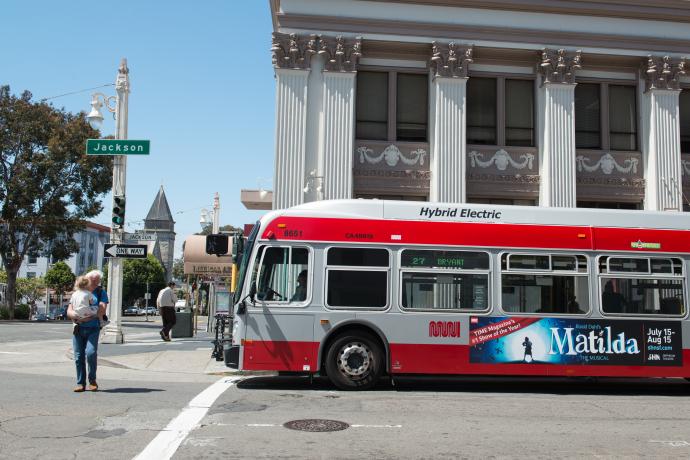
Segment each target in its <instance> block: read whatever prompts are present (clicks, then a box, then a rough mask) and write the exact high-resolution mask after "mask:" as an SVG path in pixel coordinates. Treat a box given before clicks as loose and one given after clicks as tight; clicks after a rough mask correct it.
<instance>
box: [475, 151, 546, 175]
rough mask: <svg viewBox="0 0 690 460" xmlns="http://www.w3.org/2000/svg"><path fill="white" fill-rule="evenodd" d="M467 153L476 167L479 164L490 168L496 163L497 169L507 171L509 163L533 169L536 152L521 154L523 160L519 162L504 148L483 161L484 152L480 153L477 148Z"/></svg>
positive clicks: (521, 167) (516, 167) (516, 166)
mask: <svg viewBox="0 0 690 460" xmlns="http://www.w3.org/2000/svg"><path fill="white" fill-rule="evenodd" d="M467 155H468V156H469V157H470V164H471V165H472V167H473V168H476V167H477V166H479V167H480V168H488V167H489V166H491V165H493V164H496V169H498V170H499V171H505V170H506V168H508V165H511V166H512V167H513V168H515V169H525V168H527V169H530V170H531V169H532V166H533V162H534V154H532V153H525V154H523V155H520V156H519V158H521V159H522V162H520V163H518V162H517V161H515V160H513V157H511V156H510V154H509V153H508V152H506V151H505V150H503V149H500V150H498V151H497V152H496V153H494V154H493V156H492V157H491V158H489V160H487V161H483V160H482V158H484V154H483V153H479V152H477V151H476V150H472V151H471V152H470V153H468V154H467Z"/></svg>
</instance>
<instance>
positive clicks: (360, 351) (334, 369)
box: [326, 333, 384, 390]
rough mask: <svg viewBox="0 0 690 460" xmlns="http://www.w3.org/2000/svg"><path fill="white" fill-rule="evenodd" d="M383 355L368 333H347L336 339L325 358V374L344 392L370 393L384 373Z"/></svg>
mask: <svg viewBox="0 0 690 460" xmlns="http://www.w3.org/2000/svg"><path fill="white" fill-rule="evenodd" d="M383 366H384V364H383V353H382V351H381V347H380V346H379V344H378V342H377V341H376V340H375V339H374V338H373V337H372V336H371V335H369V334H366V333H357V334H345V335H343V336H340V337H338V338H336V339H335V341H334V342H333V343H332V344H331V346H330V347H329V349H328V354H327V355H326V372H327V373H328V378H329V379H330V380H331V382H333V385H335V386H336V387H338V388H340V389H341V390H368V389H370V388H373V387H374V385H376V382H377V381H378V379H379V377H380V376H381V373H382V372H383Z"/></svg>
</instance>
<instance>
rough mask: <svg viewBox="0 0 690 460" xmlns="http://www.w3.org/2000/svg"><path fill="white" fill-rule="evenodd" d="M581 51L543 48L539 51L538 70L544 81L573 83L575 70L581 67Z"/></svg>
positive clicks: (544, 82) (543, 82)
mask: <svg viewBox="0 0 690 460" xmlns="http://www.w3.org/2000/svg"><path fill="white" fill-rule="evenodd" d="M581 53H582V52H581V51H580V50H577V51H574V52H568V51H566V50H564V49H560V50H551V49H545V50H543V51H542V52H541V62H540V63H539V72H540V73H541V74H542V75H543V77H544V79H543V80H542V85H543V84H546V83H569V84H574V83H575V72H576V71H577V70H578V69H580V68H582V61H581Z"/></svg>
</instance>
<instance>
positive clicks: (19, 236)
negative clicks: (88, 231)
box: [0, 86, 112, 317]
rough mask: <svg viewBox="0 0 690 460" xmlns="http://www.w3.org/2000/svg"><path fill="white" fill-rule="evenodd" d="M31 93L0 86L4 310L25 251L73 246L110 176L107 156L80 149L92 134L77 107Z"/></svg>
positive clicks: (58, 253) (64, 250) (62, 250)
mask: <svg viewBox="0 0 690 460" xmlns="http://www.w3.org/2000/svg"><path fill="white" fill-rule="evenodd" d="M31 98H32V96H31V93H30V92H28V91H25V92H24V93H22V95H21V96H19V97H17V96H14V95H12V94H11V93H10V88H9V86H1V87H0V227H2V228H0V258H1V259H2V261H3V265H4V268H5V270H6V271H7V278H8V280H7V290H8V293H7V297H8V306H9V312H10V317H11V316H12V315H13V310H14V304H15V301H16V280H17V273H18V271H19V267H20V266H21V263H22V260H23V259H24V256H26V255H27V254H48V253H49V254H51V255H52V256H53V257H54V258H56V259H58V260H63V259H66V258H68V257H69V256H70V254H72V253H74V252H76V251H77V249H78V246H77V243H76V241H75V240H74V238H73V235H74V233H76V232H78V231H80V230H81V229H82V228H83V227H84V220H85V219H88V218H91V217H95V216H97V215H98V214H100V212H101V210H102V209H103V207H102V205H101V201H100V197H101V196H102V195H103V194H105V193H107V192H108V191H109V190H110V183H111V177H112V159H111V158H110V157H108V156H87V155H85V154H84V145H85V143H86V139H89V138H97V137H99V133H98V131H95V130H93V129H92V128H91V127H90V126H89V125H88V123H87V122H86V120H85V116H84V113H79V114H72V113H69V112H66V111H65V110H63V109H57V108H55V107H53V106H52V105H50V104H46V103H43V102H34V101H32V100H31Z"/></svg>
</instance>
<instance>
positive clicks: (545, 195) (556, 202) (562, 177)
mask: <svg viewBox="0 0 690 460" xmlns="http://www.w3.org/2000/svg"><path fill="white" fill-rule="evenodd" d="M579 68H580V51H576V52H574V53H571V52H566V51H565V50H558V51H555V50H544V51H543V52H542V54H541V63H540V64H539V73H540V76H541V86H540V88H539V92H538V104H537V106H538V110H539V113H538V139H539V142H538V145H539V168H540V170H539V175H540V185H539V205H540V206H547V207H552V206H556V207H566V208H574V207H576V206H577V197H576V191H575V180H576V177H577V175H576V162H575V157H576V155H575V71H576V70H577V69H579Z"/></svg>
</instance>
